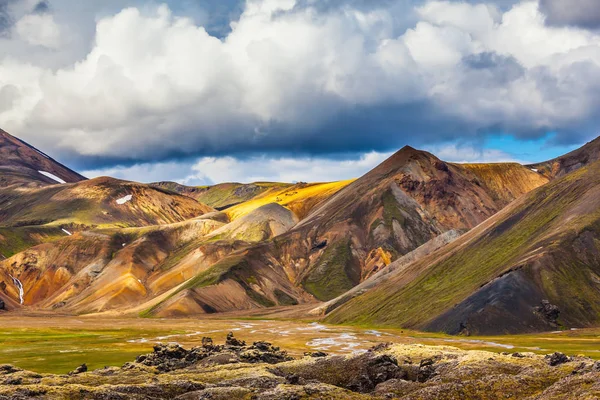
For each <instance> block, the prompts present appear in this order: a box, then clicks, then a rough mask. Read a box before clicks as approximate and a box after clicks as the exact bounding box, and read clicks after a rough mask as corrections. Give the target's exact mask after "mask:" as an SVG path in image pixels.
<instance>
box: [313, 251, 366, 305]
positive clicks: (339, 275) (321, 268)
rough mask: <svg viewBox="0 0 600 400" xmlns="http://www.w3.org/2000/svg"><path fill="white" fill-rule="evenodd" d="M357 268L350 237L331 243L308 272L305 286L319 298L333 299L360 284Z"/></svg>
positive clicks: (323, 299)
mask: <svg viewBox="0 0 600 400" xmlns="http://www.w3.org/2000/svg"><path fill="white" fill-rule="evenodd" d="M357 268H358V267H357V265H356V262H355V260H354V259H353V257H352V248H351V242H350V240H349V239H348V240H345V241H341V242H338V243H335V244H331V245H329V246H328V247H327V249H326V250H325V252H324V253H323V255H322V256H321V258H320V259H319V261H318V264H317V266H316V267H315V268H313V269H312V271H311V272H310V273H309V274H308V276H307V277H306V279H305V280H304V282H303V286H304V288H305V289H306V290H307V291H308V292H309V293H310V294H312V295H313V296H315V297H316V298H317V299H319V300H321V301H327V300H331V299H333V298H335V297H337V296H339V295H340V294H342V293H344V292H346V291H348V290H350V289H351V288H353V287H354V286H356V285H357V284H358V282H359V280H360V273H359V272H358V271H357Z"/></svg>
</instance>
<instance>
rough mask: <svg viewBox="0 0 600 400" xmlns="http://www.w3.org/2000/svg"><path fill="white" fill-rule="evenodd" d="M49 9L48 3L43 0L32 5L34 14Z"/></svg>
mask: <svg viewBox="0 0 600 400" xmlns="http://www.w3.org/2000/svg"><path fill="white" fill-rule="evenodd" d="M49 11H50V3H48V2H47V1H45V0H42V1H39V2H38V3H37V4H36V5H35V7H33V13H34V14H45V13H47V12H49Z"/></svg>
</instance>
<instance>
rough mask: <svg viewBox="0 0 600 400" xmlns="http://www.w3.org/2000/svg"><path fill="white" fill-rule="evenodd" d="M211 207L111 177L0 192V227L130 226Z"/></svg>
mask: <svg viewBox="0 0 600 400" xmlns="http://www.w3.org/2000/svg"><path fill="white" fill-rule="evenodd" d="M211 211H214V210H213V209H212V208H210V207H209V206H206V205H204V204H201V203H199V202H197V201H194V200H193V199H190V198H189V197H186V196H181V195H177V194H174V193H171V192H166V191H164V190H159V189H157V188H154V187H151V186H148V185H144V184H139V183H134V182H127V181H121V180H118V179H113V178H107V177H103V178H95V179H91V180H88V181H83V182H79V183H75V184H64V185H53V186H49V187H44V188H40V189H30V190H26V191H24V190H21V189H14V190H11V189H4V190H2V191H0V226H13V227H15V226H17V227H18V226H39V225H48V224H52V225H55V226H56V225H73V226H74V228H75V229H77V228H76V226H77V225H83V226H87V227H108V226H116V227H131V226H145V225H160V224H166V223H173V222H179V221H183V220H186V219H189V218H193V217H197V216H199V215H202V214H204V213H207V212H211Z"/></svg>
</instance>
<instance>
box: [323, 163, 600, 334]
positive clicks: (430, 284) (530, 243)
mask: <svg viewBox="0 0 600 400" xmlns="http://www.w3.org/2000/svg"><path fill="white" fill-rule="evenodd" d="M543 300H548V301H549V303H550V305H546V306H544V304H543V303H542V301H543ZM551 305H555V306H557V307H558V310H559V311H560V315H559V316H558V319H556V314H555V313H554V312H552V309H553V307H551ZM327 320H328V321H329V322H335V323H359V324H381V325H390V326H401V327H406V328H416V329H427V330H440V331H445V332H449V333H459V332H461V331H463V332H468V333H474V334H477V333H507V332H513V333H514V332H529V331H541V330H554V329H558V328H560V327H561V326H564V327H585V326H597V325H598V324H599V323H600V163H598V162H597V163H594V164H592V165H590V166H588V167H584V168H582V169H580V170H578V171H576V172H574V173H572V174H570V175H567V176H565V177H564V178H562V179H560V180H557V181H554V182H552V183H549V184H547V185H545V186H543V187H541V188H539V189H536V190H535V191H533V192H531V193H530V194H528V195H526V196H524V197H522V198H520V199H519V200H517V201H516V202H514V203H512V204H511V205H510V206H509V207H507V208H506V209H505V210H503V211H502V212H500V213H499V214H497V215H496V216H494V217H492V218H491V219H490V220H488V221H486V222H485V223H484V224H482V225H481V226H479V227H477V228H476V229H474V230H472V231H471V232H469V233H467V234H466V235H465V236H463V237H462V238H460V239H459V240H457V241H456V242H454V243H452V244H451V245H449V246H447V247H445V248H443V249H441V250H440V251H438V252H436V253H434V254H432V255H430V256H428V257H426V258H424V259H422V260H419V261H417V262H415V263H414V264H412V265H410V266H409V267H408V268H406V270H405V271H404V273H402V274H400V275H398V276H397V277H395V278H394V279H393V280H391V281H389V282H386V283H385V284H384V285H382V286H381V287H379V288H377V289H374V290H372V291H370V292H368V293H366V294H364V295H362V296H359V297H356V298H355V299H353V300H351V301H349V302H348V303H346V304H345V305H343V306H342V307H340V308H339V309H338V310H336V311H334V312H333V314H331V315H330V316H329V317H328V319H327Z"/></svg>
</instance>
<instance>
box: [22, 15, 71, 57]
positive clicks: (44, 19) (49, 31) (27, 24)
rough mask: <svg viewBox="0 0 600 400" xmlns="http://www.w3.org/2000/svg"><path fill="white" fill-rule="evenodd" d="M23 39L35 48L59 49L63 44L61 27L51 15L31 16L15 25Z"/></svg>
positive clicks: (24, 17) (25, 17)
mask: <svg viewBox="0 0 600 400" xmlns="http://www.w3.org/2000/svg"><path fill="white" fill-rule="evenodd" d="M15 31H16V33H17V34H18V35H19V37H20V38H21V39H23V40H24V41H25V42H27V43H29V44H31V45H33V46H43V47H47V48H49V49H57V48H58V47H59V46H60V43H61V32H60V27H59V26H58V25H57V24H56V22H55V21H54V17H53V16H52V15H50V14H29V15H25V16H23V18H21V19H20V20H19V21H17V23H16V24H15Z"/></svg>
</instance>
